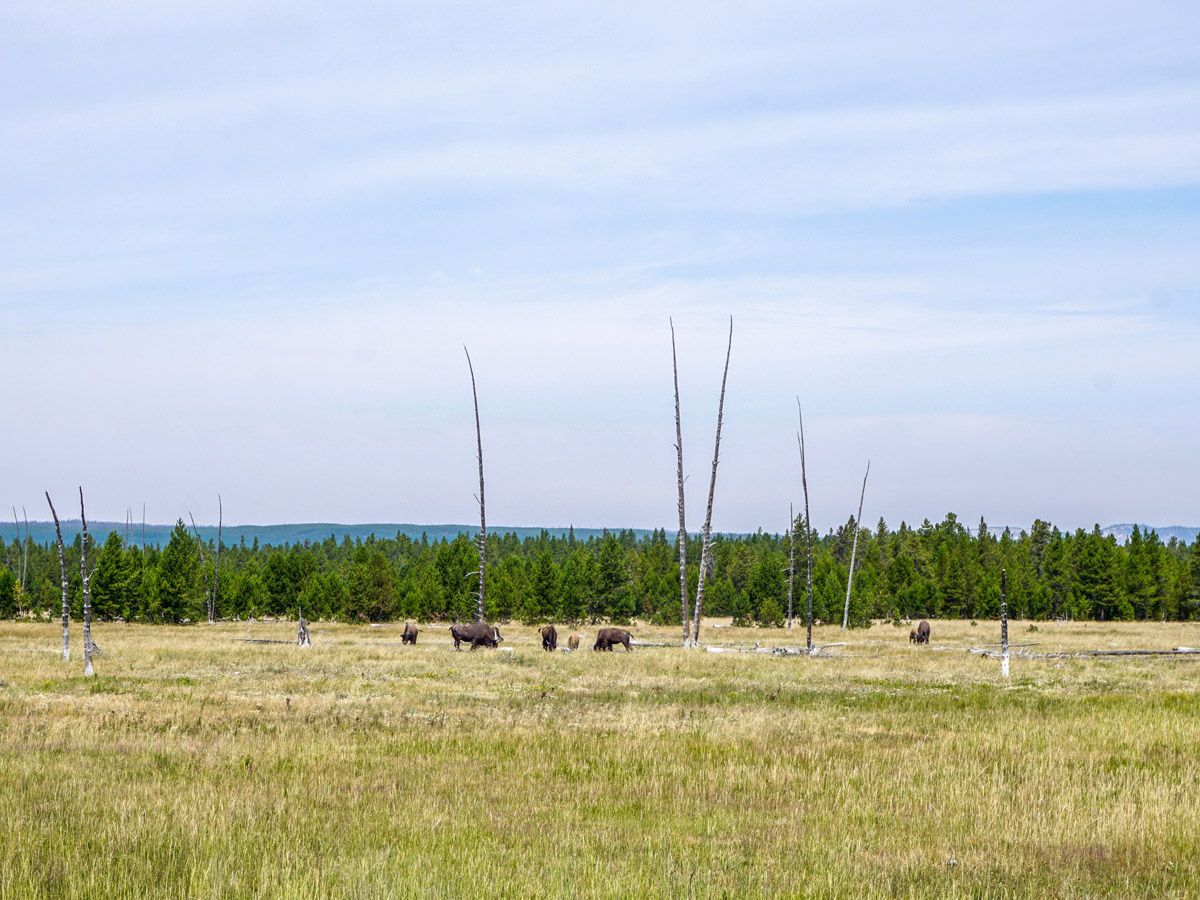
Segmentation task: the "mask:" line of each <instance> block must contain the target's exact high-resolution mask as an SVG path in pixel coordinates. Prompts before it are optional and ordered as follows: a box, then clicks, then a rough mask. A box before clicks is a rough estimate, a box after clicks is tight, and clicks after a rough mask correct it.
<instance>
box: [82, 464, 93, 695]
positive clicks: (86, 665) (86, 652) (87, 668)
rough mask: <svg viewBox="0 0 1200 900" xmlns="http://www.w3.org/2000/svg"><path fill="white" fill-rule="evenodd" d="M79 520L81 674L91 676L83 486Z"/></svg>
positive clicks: (89, 610)
mask: <svg viewBox="0 0 1200 900" xmlns="http://www.w3.org/2000/svg"><path fill="white" fill-rule="evenodd" d="M79 521H80V523H81V524H82V525H83V536H82V537H81V538H80V540H79V546H80V548H81V550H82V552H81V554H80V556H79V576H80V578H82V579H83V674H84V677H85V678H91V677H92V676H93V675H94V674H96V673H95V672H94V671H93V670H92V649H93V647H92V588H91V583H92V573H91V571H90V570H89V569H88V561H87V558H88V540H89V536H88V527H87V511H86V510H85V509H84V508H83V487H82V486H81V487H80V488H79Z"/></svg>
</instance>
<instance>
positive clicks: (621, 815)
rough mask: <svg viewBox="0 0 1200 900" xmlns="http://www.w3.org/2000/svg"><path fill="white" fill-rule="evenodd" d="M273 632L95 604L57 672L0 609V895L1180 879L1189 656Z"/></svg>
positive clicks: (967, 635) (513, 630) (799, 891)
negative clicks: (548, 644) (543, 646)
mask: <svg viewBox="0 0 1200 900" xmlns="http://www.w3.org/2000/svg"><path fill="white" fill-rule="evenodd" d="M293 631H294V626H289V625H288V624H286V623H280V624H278V625H272V624H254V625H239V624H232V623H229V624H222V625H217V626H211V627H210V626H195V627H190V628H155V627H146V626H126V625H101V626H99V627H98V628H97V629H96V640H97V642H98V643H99V644H100V645H101V646H102V647H103V648H104V651H105V652H104V655H103V656H101V657H99V659H98V660H97V671H98V677H96V678H93V679H84V678H83V677H82V675H81V674H80V670H81V668H82V666H81V663H80V662H79V661H78V660H73V661H72V662H71V663H69V664H64V663H62V662H61V661H60V660H59V659H58V658H57V657H56V655H55V652H54V647H55V634H54V626H53V625H34V624H30V623H20V624H13V623H4V624H0V681H2V682H3V685H0V784H2V785H3V790H0V895H2V896H5V897H9V896H11V897H26V896H53V897H101V896H105V897H108V896H118V897H119V896H161V897H180V896H271V897H318V896H320V897H323V896H336V897H343V896H345V897H374V896H415V895H431V896H447V897H454V896H463V897H468V896H470V897H476V896H481V895H485V894H493V895H499V896H512V897H527V896H564V895H592V896H650V897H658V896H662V897H678V896H681V895H683V896H745V895H749V894H766V895H779V896H844V897H857V896H864V895H867V896H897V895H898V896H929V895H944V896H955V895H957V896H995V897H1008V896H1028V897H1035V896H1036V897H1041V896H1046V895H1055V896H1059V897H1076V896H1077V897H1084V896H1098V895H1099V896H1105V895H1107V896H1129V895H1142V896H1155V897H1161V896H1179V897H1184V896H1195V895H1196V894H1197V893H1200V842H1198V841H1197V838H1196V836H1195V834H1196V823H1197V821H1200V794H1198V792H1197V791H1196V785H1197V784H1198V783H1200V753H1198V752H1197V748H1198V747H1200V695H1198V694H1197V691H1196V687H1197V684H1198V683H1200V660H1197V659H1194V658H1121V659H1112V658H1107V659H1105V658H1100V659H1097V658H1092V659H1053V660H1025V659H1019V658H1018V659H1014V661H1013V678H1012V681H1011V684H1007V685H1006V684H1002V683H1001V682H1000V679H999V673H998V664H997V663H996V662H995V661H992V660H985V659H982V658H980V657H979V656H975V655H971V654H968V653H966V652H965V650H966V648H967V647H968V646H971V645H973V644H976V645H977V644H979V643H981V642H982V641H983V640H985V639H994V637H995V635H994V633H993V632H994V631H995V627H994V625H993V624H989V623H981V624H980V626H978V627H975V628H972V627H971V626H969V625H968V624H967V623H940V622H938V623H934V646H933V647H929V648H916V647H911V646H909V644H908V642H907V629H906V628H905V629H900V628H894V627H893V626H890V625H877V626H875V627H874V628H872V629H870V630H868V631H860V632H852V633H851V635H850V640H851V643H850V644H849V645H848V646H845V647H840V648H836V652H837V653H839V654H840V655H839V656H836V657H832V658H814V659H808V658H775V657H769V656H763V655H757V654H748V653H747V654H720V655H718V654H709V653H703V652H685V651H682V650H680V649H675V648H661V649H650V648H635V651H634V652H633V653H631V654H625V653H624V652H623V651H617V652H615V653H611V654H607V653H606V654H598V653H591V652H582V651H581V652H579V653H575V654H562V653H560V654H546V653H543V652H542V651H541V650H540V647H539V646H538V637H537V634H536V631H535V630H534V629H532V628H521V627H518V626H511V625H510V626H508V628H506V629H504V631H505V636H506V639H507V640H506V644H507V645H509V646H512V647H513V648H514V652H513V653H498V652H492V651H483V650H480V651H476V652H473V653H470V652H461V653H455V652H454V651H453V650H452V649H451V647H450V642H449V637H448V635H447V634H446V630H445V628H444V627H442V626H433V627H431V628H429V629H426V630H424V631H423V633H422V635H421V642H420V643H419V644H418V645H417V646H416V647H401V646H400V644H399V631H400V628H399V626H395V627H391V626H389V627H386V628H355V627H351V626H335V625H316V626H314V627H313V636H314V641H315V646H314V647H313V648H312V649H311V650H308V651H303V650H299V649H298V648H295V647H290V646H284V645H276V644H262V645H255V644H245V643H240V642H238V641H236V640H235V639H236V638H239V637H287V636H289V635H290V633H291V632H293ZM588 631H589V630H588V629H584V633H585V635H586V634H587V633H588ZM636 633H637V634H638V636H639V637H641V638H643V639H655V640H669V639H672V638H673V637H674V630H673V629H650V628H644V627H643V628H638V629H636ZM1014 633H1021V632H1017V631H1014ZM709 635H710V636H712V637H713V638H714V639H716V640H720V641H722V642H734V643H736V642H751V641H754V640H758V641H761V642H763V643H768V644H769V643H773V642H774V643H779V642H785V641H787V640H789V639H788V638H787V637H786V636H785V635H784V633H783V632H769V631H762V630H747V631H739V630H736V629H721V630H720V631H710V632H709ZM842 636H843V635H842V633H841V632H840V631H839V630H837V629H831V628H824V629H821V630H820V631H819V632H818V640H819V641H825V642H832V641H838V640H840V639H841V638H842ZM1022 638H1024V634H1022ZM1029 638H1030V639H1036V640H1038V641H1040V644H1039V647H1038V648H1037V649H1039V650H1053V649H1067V650H1072V649H1082V648H1100V647H1114V646H1116V647H1119V646H1125V647H1173V646H1178V645H1181V644H1184V645H1189V646H1195V645H1197V644H1200V628H1198V627H1197V626H1195V625H1154V624H1140V625H1133V624H1130V625H1108V624H1104V625H1097V624H1096V623H1092V624H1089V625H1084V624H1082V623H1080V624H1073V625H1067V624H1042V625H1040V631H1039V632H1038V633H1037V634H1036V635H1030V636H1029ZM75 643H76V644H77V643H78V639H77V636H76V641H75Z"/></svg>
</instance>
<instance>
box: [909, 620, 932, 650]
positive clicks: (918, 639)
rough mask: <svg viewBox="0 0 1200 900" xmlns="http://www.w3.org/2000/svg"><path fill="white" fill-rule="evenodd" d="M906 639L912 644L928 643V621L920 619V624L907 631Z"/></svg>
mask: <svg viewBox="0 0 1200 900" xmlns="http://www.w3.org/2000/svg"><path fill="white" fill-rule="evenodd" d="M908 640H909V642H910V643H913V644H928V643H929V623H928V622H926V621H924V620H922V621H921V624H919V625H918V626H917V627H916V628H914V629H913V630H912V631H910V632H909V633H908Z"/></svg>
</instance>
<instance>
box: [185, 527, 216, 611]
mask: <svg viewBox="0 0 1200 900" xmlns="http://www.w3.org/2000/svg"><path fill="white" fill-rule="evenodd" d="M188 518H189V519H191V521H192V533H193V534H195V535H196V549H197V550H199V551H200V574H201V575H202V576H203V577H204V605H205V608H206V609H208V610H212V608H213V596H212V582H211V581H210V580H209V578H208V564H207V562H206V561H205V559H204V539H203V538H201V537H200V529H199V528H197V527H196V518H195V516H193V515H192V511H191V510H190V509H189V510H188ZM208 621H209V622H212V617H211V616H210V617H209V620H208Z"/></svg>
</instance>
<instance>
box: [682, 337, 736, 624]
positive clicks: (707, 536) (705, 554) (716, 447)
mask: <svg viewBox="0 0 1200 900" xmlns="http://www.w3.org/2000/svg"><path fill="white" fill-rule="evenodd" d="M732 353H733V316H730V317H729V343H728V345H727V346H726V347H725V371H724V372H723V374H722V375H721V399H720V401H719V402H718V403H717V437H716V440H715V442H714V443H713V461H712V477H711V478H710V479H709V482H708V507H707V509H706V510H705V513H704V530H703V531H702V532H701V533H700V575H699V578H698V579H697V581H696V614H695V615H694V616H693V617H692V643H691V646H693V647H699V646H700V620H701V618H702V617H703V615H704V584H705V582H706V581H707V576H708V569H709V565H710V563H711V560H710V559H709V555H710V553H711V552H712V509H713V494H715V493H716V490H717V463H718V462H720V460H721V425H722V423H723V422H724V418H725V383H726V382H727V381H728V380H729V357H730V355H731V354H732Z"/></svg>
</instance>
